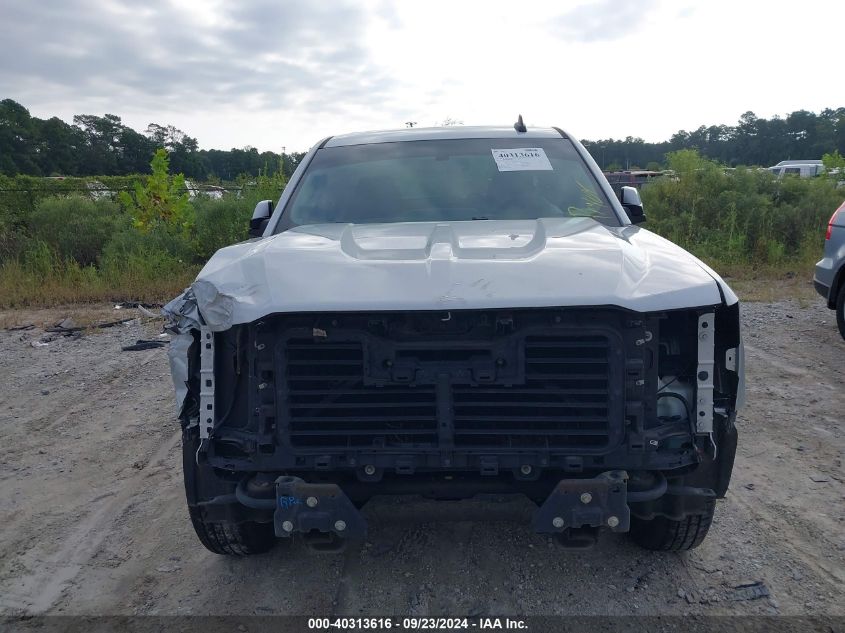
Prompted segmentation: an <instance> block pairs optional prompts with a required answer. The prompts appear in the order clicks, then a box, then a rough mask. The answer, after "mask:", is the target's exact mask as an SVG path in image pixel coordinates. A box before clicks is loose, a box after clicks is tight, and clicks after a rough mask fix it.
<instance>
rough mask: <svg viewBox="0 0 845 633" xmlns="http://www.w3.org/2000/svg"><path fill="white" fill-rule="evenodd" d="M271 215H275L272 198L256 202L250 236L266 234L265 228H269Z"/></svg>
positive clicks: (250, 223) (250, 224)
mask: <svg viewBox="0 0 845 633" xmlns="http://www.w3.org/2000/svg"><path fill="white" fill-rule="evenodd" d="M271 215H273V201H272V200H262V201H261V202H259V203H258V204H256V205H255V211H253V212H252V219H251V220H250V221H249V236H250V237H261V236H262V235H264V229H266V228H267V223H268V222H269V221H270V216H271Z"/></svg>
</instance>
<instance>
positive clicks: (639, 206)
mask: <svg viewBox="0 0 845 633" xmlns="http://www.w3.org/2000/svg"><path fill="white" fill-rule="evenodd" d="M619 199H620V201H621V202H622V206H623V207H624V208H625V213H627V214H628V219H629V220H631V224H640V223H642V222H645V221H646V217H645V212H644V211H643V201H642V200H640V192H639V190H638V189H637V188H636V187H622V192H621V194H620V196H619Z"/></svg>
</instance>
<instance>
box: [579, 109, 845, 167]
mask: <svg viewBox="0 0 845 633" xmlns="http://www.w3.org/2000/svg"><path fill="white" fill-rule="evenodd" d="M582 142H583V143H584V146H585V147H586V148H587V150H588V151H589V152H590V154H592V156H593V158H594V159H595V160H596V162H597V163H599V165H600V166H601V167H602V168H603V169H604V170H605V171H618V170H621V169H660V168H661V167H663V166H664V165H665V156H666V154H668V153H669V152H677V151H680V150H684V149H693V150H696V151H698V152H699V153H700V154H701V155H702V156H705V157H707V158H709V159H710V160H715V161H718V162H719V163H721V164H723V165H727V166H729V167H737V166H738V165H747V166H749V165H762V166H764V167H769V166H771V165H774V164H776V163H778V162H780V161H782V160H788V159H792V160H806V159H816V160H818V159H821V157H822V156H823V155H824V154H828V153H833V152H835V151H839V153H840V154H845V108H836V109H833V108H825V109H824V110H822V111H821V112H820V113H818V114H816V113H815V112H809V111H807V110H797V111H795V112H792V113H791V114H789V115H788V116H787V117H786V118H781V117H779V116H773V117H772V118H771V119H764V118H759V117H757V115H755V114H754V113H753V112H750V111H749V112H746V113H745V114H743V115H742V116H741V117H740V118H739V121H738V122H737V124H736V125H732V126H731V125H710V126H705V125H702V126H701V127H699V128H698V129H696V130H694V131H692V132H688V131H686V130H680V131H678V132H676V133H675V134H673V135H672V137H671V138H670V139H669V140H668V141H664V142H661V143H647V142H646V141H644V140H643V139H641V138H634V137H631V136H628V137H626V138H624V139H612V138H610V139H602V140H598V141H582Z"/></svg>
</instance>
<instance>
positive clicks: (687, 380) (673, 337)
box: [164, 229, 744, 554]
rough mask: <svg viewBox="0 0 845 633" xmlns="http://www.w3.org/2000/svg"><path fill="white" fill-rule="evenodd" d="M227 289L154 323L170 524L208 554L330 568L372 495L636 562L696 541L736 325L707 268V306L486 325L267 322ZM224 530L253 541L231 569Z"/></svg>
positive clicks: (238, 278) (736, 365)
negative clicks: (607, 538) (502, 499)
mask: <svg viewBox="0 0 845 633" xmlns="http://www.w3.org/2000/svg"><path fill="white" fill-rule="evenodd" d="M537 232H539V229H537ZM323 237H325V236H323ZM330 237H332V236H330ZM343 239H344V237H343V236H342V235H341V236H339V237H338V240H337V241H339V242H342V241H343ZM432 240H433V242H434V243H435V244H436V242H437V238H436V237H435V238H431V239H430V240H429V241H430V242H431V241H432ZM266 241H267V240H265V242H266ZM271 241H272V240H271ZM232 248H238V249H241V252H242V253H243V252H247V251H248V252H249V256H248V257H247V258H246V259H250V258H251V257H254V256H256V254H257V253H258V252H259V251H260V250H261V249H262V248H264V247H263V246H261V245H260V243H259V245H258V246H256V245H254V244H253V245H251V246H250V245H243V246H240V247H232ZM239 267H240V270H241V271H242V274H238V275H230V276H229V277H221V276H220V271H219V270H217V271H216V272H215V271H214V270H211V271H210V273H209V274H207V275H203V274H201V275H200V278H199V279H198V281H197V282H195V284H194V285H193V286H192V287H191V288H189V289H188V290H186V292H185V293H183V294H182V295H181V296H180V297H178V298H177V299H175V300H174V301H172V302H171V303H170V304H168V305H167V306H166V307H165V309H164V313H165V315H166V316H167V317H168V327H169V330H170V331H171V333H172V334H173V338H172V342H171V348H170V363H171V370H172V374H173V379H174V384H175V386H176V392H177V404H178V406H179V419H180V421H181V424H182V427H183V429H184V445H185V452H184V455H185V457H184V459H185V478H186V481H185V483H186V490H187V498H188V505H189V508H190V510H191V517H192V520H193V522H194V526H195V527H196V528H197V532H198V534H199V535H200V538H201V540H203V542H204V543H205V544H206V545H207V546H209V547H210V548H211V549H212V550H214V551H221V549H222V551H221V553H235V554H242V553H252V552H253V551H260V550H261V549H262V547H263V546H262V545H261V543H266V544H267V546H268V547H269V544H270V543H271V542H272V540H273V539H275V538H279V537H281V538H288V537H291V536H292V535H294V534H298V535H300V536H301V537H302V538H303V539H304V540H305V541H306V542H307V543H308V544H309V545H310V546H312V547H314V548H315V549H322V550H334V549H337V548H339V547H341V546H342V545H343V544H344V543H346V542H348V541H350V540H355V539H361V538H363V537H364V535H365V532H366V521H365V520H364V518H363V516H362V514H361V512H360V508H361V507H362V506H363V505H364V504H365V503H366V502H367V501H368V500H369V499H370V498H372V497H373V496H376V495H385V494H388V495H394V494H415V495H422V496H425V497H428V498H435V499H463V498H470V497H472V496H474V495H477V494H479V493H502V494H509V493H518V494H524V495H526V496H528V497H529V498H530V499H531V500H533V501H534V502H535V503H536V504H537V505H538V509H537V512H536V514H535V517H534V520H533V529H534V530H535V531H537V532H540V533H547V534H550V535H554V536H555V537H556V538H557V539H558V540H559V541H560V542H561V543H562V544H564V545H568V546H571V547H580V546H586V545H590V544H592V543H593V542H594V541H595V539H596V537H597V534H598V533H599V532H600V531H601V530H608V531H612V532H630V533H631V534H632V536H633V537H634V538H635V540H637V542H639V543H640V544H642V545H644V546H645V547H648V548H650V549H686V548H688V547H694V546H695V545H697V544H698V543H699V542H700V541H701V539H703V538H704V535H705V534H706V532H707V528H708V527H709V521H710V517H712V508H713V504H714V501H715V500H716V499H719V498H721V497H723V496H724V495H725V492H726V490H727V488H728V483H729V480H730V475H731V469H732V466H733V460H734V455H735V452H736V442H737V431H736V428H735V424H734V422H735V416H736V411H737V409H738V407H739V406H740V405H741V404H742V393H743V388H744V387H743V353H742V343H741V336H740V329H739V304H738V302H737V301H736V297H735V296H733V295H732V293H730V290H729V289H728V288H727V286H725V285H724V284H723V282H721V280H719V279H718V278H717V277H713V276H712V275H715V273H712V271H709V269H705V268H704V267H703V265H701V266H698V268H697V270H698V272H700V273H703V274H704V277H705V278H706V279H705V280H703V281H701V284H702V287H704V286H706V285H707V284H708V283H709V284H710V285H709V287H708V290H707V293H708V294H705V295H703V296H706V297H708V298H709V301H707V302H705V303H702V304H699V305H694V306H692V307H686V306H684V305H678V304H679V303H680V304H683V303H684V302H688V298H686V297H685V298H683V299H682V300H679V301H674V302H673V301H672V300H664V301H663V307H659V306H658V307H652V306H651V305H650V304H649V302H647V301H643V302H640V303H636V302H634V301H627V302H626V301H620V302H618V303H619V304H622V305H614V304H613V303H612V302H609V301H606V300H602V301H601V302H598V301H597V302H596V303H593V304H590V305H584V304H583V303H580V304H576V305H560V306H556V305H549V303H550V301H548V300H544V301H538V302H534V303H537V304H541V305H530V304H529V305H524V307H507V306H501V305H495V304H496V301H490V300H488V301H487V303H488V304H491V305H490V306H489V307H484V305H483V304H484V301H483V300H482V299H478V297H481V295H478V296H476V295H472V297H476V299H477V300H476V299H472V300H464V299H467V296H469V295H463V296H462V295H461V294H460V292H458V291H455V290H454V288H455V286H454V285H453V286H452V291H451V293H452V294H451V295H450V296H449V297H447V299H446V300H444V298H443V295H442V293H441V294H436V293H435V294H433V295H432V296H433V297H435V299H433V300H432V305H431V306H430V308H429V309H420V307H419V306H418V305H415V306H413V309H408V307H407V306H404V307H399V308H398V309H384V308H383V307H382V306H375V305H374V306H371V307H370V308H369V309H367V308H366V306H356V309H354V310H339V309H337V306H336V305H327V306H325V307H326V308H328V309H312V310H306V309H302V308H301V307H298V306H290V305H285V306H282V305H278V306H277V309H275V310H274V309H273V307H272V305H270V304H269V303H268V300H267V298H266V297H258V296H257V295H256V292H257V291H255V288H259V287H263V283H264V282H262V283H256V284H254V285H250V284H249V283H246V282H245V279H250V278H252V277H251V275H249V274H246V273H243V271H248V272H250V273H255V271H256V268H254V267H252V266H251V265H249V264H245V263H244V261H243V260H239ZM711 273H712V275H711ZM267 276H269V275H268V274H267V271H266V270H265V271H264V272H263V273H262V275H258V278H259V279H264V278H266V277H267ZM221 278H222V279H226V283H220V280H221ZM451 278H454V275H452V276H451ZM470 286H471V283H467V284H465V285H464V286H458V287H463V288H469V287H470ZM409 292H411V293H413V292H414V291H413V290H411V291H409ZM416 292H417V293H420V292H421V291H420V289H419V288H417V289H416ZM238 293H241V294H238ZM422 294H425V292H424V291H422ZM503 301H505V299H502V300H501V301H500V302H503ZM349 303H352V302H351V301H350V302H349ZM400 303H402V302H401V301H397V305H398V304H400ZM522 303H526V302H522ZM651 303H652V304H655V303H658V304H659V303H660V302H651ZM625 304H627V305H625ZM316 307H317V308H319V307H320V306H316ZM256 315H258V316H256ZM656 525H661V526H662V528H661V529H660V530H655V529H654V528H655V526H656ZM667 525H668V526H670V527H671V526H679V527H678V528H677V529H675V528H674V527H671V529H668V528H666V526H667ZM225 530H230V531H231V530H241V531H245V532H249V533H250V534H261V535H263V536H262V539H258V540H256V539H252V541H250V542H252V543H259V544H258V545H253V546H252V548H251V549H250V546H247V547H245V548H241V549H238V548H237V547H235V548H231V547H230V548H229V549H231V550H232V551H229V550H227V549H226V547H223V546H221V545H220V543H221V542H222V541H221V539H218V538H216V536H215V535H217V536H219V534H217V532H221V533H222V531H225Z"/></svg>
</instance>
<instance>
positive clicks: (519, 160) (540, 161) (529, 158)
mask: <svg viewBox="0 0 845 633" xmlns="http://www.w3.org/2000/svg"><path fill="white" fill-rule="evenodd" d="M490 151H492V152H493V160H495V161H496V167H498V168H499V171H551V170H552V164H551V163H550V162H549V159H548V157H547V156H546V152H544V151H543V148H542V147H516V148H514V149H493V150H490Z"/></svg>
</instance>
